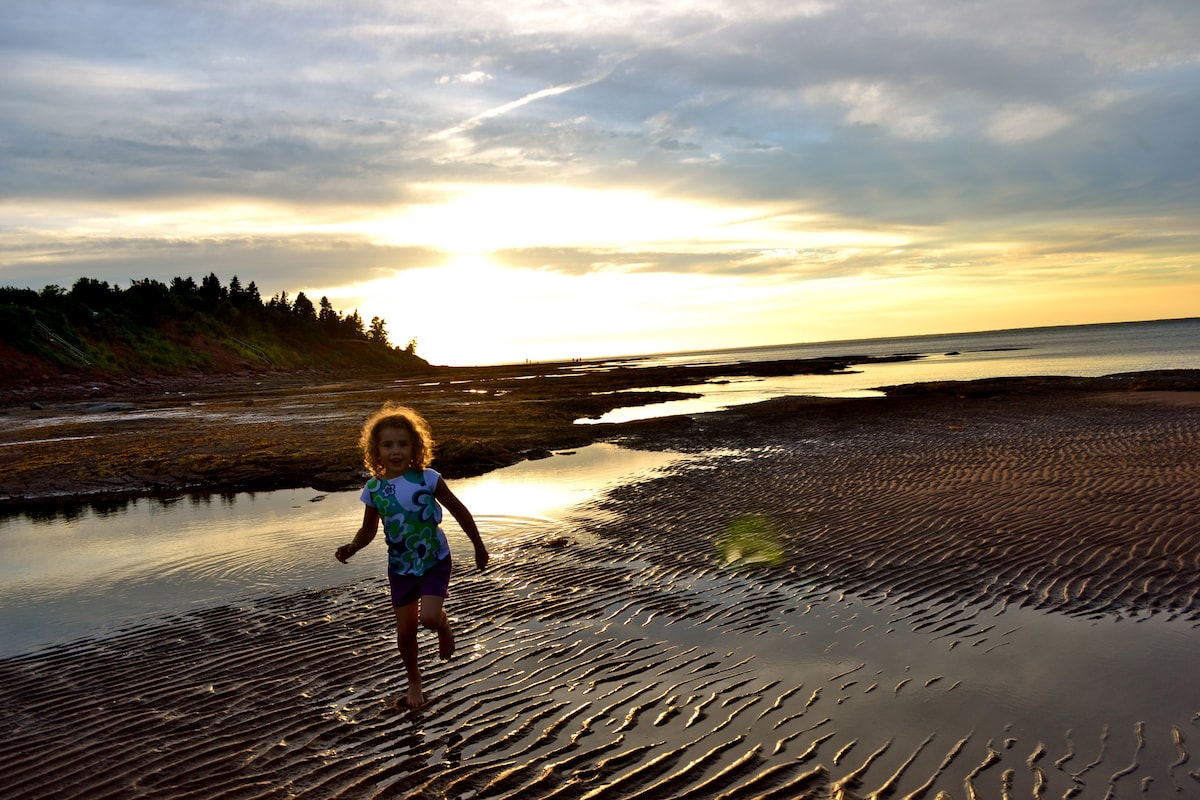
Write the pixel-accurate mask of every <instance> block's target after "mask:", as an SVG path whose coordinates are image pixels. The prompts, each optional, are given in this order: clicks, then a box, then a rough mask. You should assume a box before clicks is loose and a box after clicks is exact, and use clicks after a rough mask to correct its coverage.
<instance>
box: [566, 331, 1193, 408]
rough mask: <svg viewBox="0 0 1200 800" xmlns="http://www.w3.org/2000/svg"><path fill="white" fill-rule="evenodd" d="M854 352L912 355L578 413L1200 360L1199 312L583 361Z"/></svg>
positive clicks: (1115, 370) (647, 362) (1167, 366)
mask: <svg viewBox="0 0 1200 800" xmlns="http://www.w3.org/2000/svg"><path fill="white" fill-rule="evenodd" d="M850 355H867V356H889V355H914V356H918V358H916V359H914V360H912V361H902V362H894V363H883V364H864V365H859V366H856V367H854V368H853V370H851V371H849V372H846V373H842V374H838V375H796V376H788V377H784V378H736V379H730V380H729V381H728V382H724V381H721V382H713V383H710V384H706V385H703V386H699V387H696V386H688V387H682V386H681V387H671V386H663V387H657V388H661V389H677V390H679V391H689V392H696V391H699V392H702V393H703V395H704V396H703V397H700V398H694V399H689V400H678V401H671V402H667V403H661V404H657V405H653V406H643V407H639V408H622V409H617V410H615V411H613V412H611V413H609V414H606V415H605V416H604V417H601V418H600V419H598V420H595V419H594V420H580V422H627V421H630V420H634V419H645V418H647V417H656V416H667V415H671V414H688V413H701V412H705V411H715V410H719V409H721V408H729V407H732V406H735V405H741V404H744V403H753V402H759V401H761V400H766V399H770V398H772V397H778V396H781V395H811V396H817V397H872V396H880V395H882V392H881V391H880V387H884V386H897V385H901V384H906V383H923V382H930V381H951V380H954V381H962V380H976V379H980V378H1001V377H1015V376H1042V375H1065V376H1073V377H1097V376H1102V375H1115V374H1120V373H1124V372H1143V371H1148V370H1171V369H1200V317H1193V318H1188V319H1174V320H1157V321H1151V322H1117V323H1105V324H1096V325H1063V326H1056V327H1044V328H1019V329H1012V330H1000V331H981V332H973V333H948V334H934V335H928V336H906V337H895V338H884V339H852V340H846V341H836V342H818V343H812V344H789V345H773V346H768V347H749V348H738V349H730V350H709V351H697V352H687V353H663V354H653V355H644V356H634V357H625V358H614V359H603V360H600V361H596V362H590V363H589V364H587V365H585V368H589V369H609V368H613V367H616V366H624V367H649V366H668V365H674V366H679V365H689V364H737V363H742V362H746V361H777V360H787V359H803V358H820V357H823V356H850Z"/></svg>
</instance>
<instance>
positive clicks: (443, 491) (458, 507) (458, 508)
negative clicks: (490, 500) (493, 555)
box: [433, 480, 488, 572]
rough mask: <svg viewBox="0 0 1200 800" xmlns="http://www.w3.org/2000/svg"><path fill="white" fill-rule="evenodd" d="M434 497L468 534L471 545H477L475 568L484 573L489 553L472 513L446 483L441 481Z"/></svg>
mask: <svg viewBox="0 0 1200 800" xmlns="http://www.w3.org/2000/svg"><path fill="white" fill-rule="evenodd" d="M433 496H434V497H436V498H437V501H438V502H439V503H441V504H442V507H443V508H445V509H446V510H447V511H449V512H450V513H451V515H453V517H454V520H455V522H457V523H458V524H459V526H460V527H461V528H462V529H463V532H464V533H466V534H467V538H468V539H470V540H471V544H473V545H475V566H476V567H478V568H479V571H480V572H482V571H483V570H484V568H485V567H487V565H488V551H487V548H486V547H484V546H483V539H482V538H480V536H479V527H478V526H477V525H476V524H475V518H474V517H473V516H471V512H470V511H468V510H467V507H466V506H464V505H463V503H462V501H461V500H459V499H458V497H456V496H455V494H454V492H452V491H450V487H449V486H447V485H446V482H445V481H442V480H439V481H438V485H437V489H435V490H434V492H433Z"/></svg>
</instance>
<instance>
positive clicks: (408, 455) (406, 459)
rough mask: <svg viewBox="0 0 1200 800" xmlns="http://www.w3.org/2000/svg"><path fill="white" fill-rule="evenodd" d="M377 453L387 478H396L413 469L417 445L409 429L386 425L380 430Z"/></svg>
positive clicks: (376, 447) (376, 446)
mask: <svg viewBox="0 0 1200 800" xmlns="http://www.w3.org/2000/svg"><path fill="white" fill-rule="evenodd" d="M375 453H376V455H377V456H378V457H379V463H380V465H381V466H382V467H383V471H384V477H385V478H395V477H397V476H399V475H403V474H404V473H405V472H407V471H408V470H410V469H413V467H414V464H413V459H414V458H415V457H416V454H417V453H416V443H415V442H414V441H413V436H412V434H411V433H409V432H408V428H405V427H403V426H401V427H394V426H392V425H386V426H384V427H382V428H380V429H379V439H378V444H376V445H375Z"/></svg>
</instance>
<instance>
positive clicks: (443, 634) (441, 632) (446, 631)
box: [438, 620, 454, 661]
mask: <svg viewBox="0 0 1200 800" xmlns="http://www.w3.org/2000/svg"><path fill="white" fill-rule="evenodd" d="M438 655H439V656H441V657H442V661H445V660H446V659H448V658H450V656H452V655H454V632H453V631H451V630H450V621H449V620H446V625H445V627H443V628H439V629H438Z"/></svg>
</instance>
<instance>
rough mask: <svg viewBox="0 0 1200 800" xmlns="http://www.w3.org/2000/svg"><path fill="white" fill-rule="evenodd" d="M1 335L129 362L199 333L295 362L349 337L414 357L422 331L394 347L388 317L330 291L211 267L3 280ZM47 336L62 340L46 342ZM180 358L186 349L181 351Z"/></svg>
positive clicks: (382, 351)
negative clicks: (276, 286) (125, 278)
mask: <svg viewBox="0 0 1200 800" xmlns="http://www.w3.org/2000/svg"><path fill="white" fill-rule="evenodd" d="M0 335H3V338H4V342H5V343H6V344H8V345H10V346H12V347H15V348H16V349H17V350H19V351H24V352H31V353H34V354H36V355H38V356H39V357H41V358H42V359H43V360H49V361H52V362H54V361H57V362H59V363H65V361H66V360H69V359H67V358H66V356H64V354H63V352H62V350H63V349H64V348H65V349H66V350H68V351H70V350H76V351H77V353H78V354H79V355H78V358H77V359H76V360H84V361H87V360H88V359H87V354H92V355H93V356H95V357H96V358H98V360H99V361H101V362H103V361H105V360H106V358H105V352H106V348H107V350H109V351H115V350H120V351H121V352H122V353H124V354H125V358H126V360H128V358H129V355H130V353H131V352H132V351H139V350H145V351H153V350H154V349H155V348H154V347H153V344H154V342H156V341H157V342H158V343H159V344H171V345H173V346H174V347H175V349H181V346H182V343H184V342H185V341H190V342H192V343H193V344H194V343H195V342H197V341H199V340H200V339H204V340H205V341H208V342H211V343H217V345H218V346H219V347H224V348H226V349H231V348H232V349H243V350H245V351H248V352H252V353H254V354H257V355H258V356H259V357H260V358H262V359H263V360H265V361H268V362H271V363H273V364H274V363H275V361H277V360H281V361H282V362H290V363H291V364H292V365H295V364H294V362H295V361H296V360H297V358H304V357H306V355H308V354H311V355H312V356H313V357H315V358H318V359H320V358H322V357H326V359H327V360H328V357H330V356H331V354H333V353H334V352H335V351H338V350H339V349H340V350H341V351H346V348H345V345H347V344H358V345H359V346H360V347H361V346H363V345H366V351H370V352H372V353H374V356H375V360H376V361H378V360H379V358H380V357H383V356H386V355H389V354H391V355H402V356H407V357H409V358H410V359H411V358H415V356H416V339H412V340H410V341H409V342H408V345H407V346H406V347H405V348H403V349H401V348H393V347H392V346H391V344H390V343H389V341H388V333H387V326H386V322H385V321H384V320H383V319H381V318H380V317H373V318H372V319H371V321H370V323H369V324H364V321H363V319H362V317H361V316H360V315H359V313H358V311H357V310H355V311H353V312H351V313H349V314H344V313H342V312H341V311H339V310H337V309H335V308H334V307H333V304H332V303H331V302H330V300H329V298H328V297H321V298H320V300H319V301H318V302H317V303H316V304H315V305H314V303H313V302H312V300H311V299H310V298H309V297H308V296H307V295H305V293H304V292H299V293H297V294H296V296H295V298H294V299H292V298H290V297H289V296H288V293H287V292H286V291H283V292H279V293H278V294H275V295H274V296H272V297H271V298H270V299H268V300H263V298H262V296H261V294H260V292H259V289H258V286H257V285H256V284H255V282H254V281H250V282H249V283H246V284H243V283H242V281H241V280H240V279H239V278H238V277H237V276H236V275H235V276H233V277H232V278H231V279H230V280H229V283H228V284H224V283H222V282H221V279H220V278H218V277H217V275H216V274H215V273H211V272H210V273H209V274H208V275H207V276H205V277H203V278H201V280H200V281H198V282H197V281H196V280H195V279H194V278H192V277H190V276H189V277H186V278H183V277H176V278H173V279H172V280H171V281H170V283H164V282H162V281H158V280H155V279H153V278H143V279H140V280H130V282H129V285H128V286H125V287H122V286H120V285H116V284H110V283H108V282H107V281H102V280H97V279H95V278H86V277H81V278H79V279H78V280H77V281H75V283H74V284H73V285H72V286H71V287H70V288H69V289H66V288H63V287H62V286H58V285H48V286H46V287H45V288H43V289H42V290H41V291H37V290H34V289H27V288H14V287H0ZM47 341H50V342H51V343H54V344H56V346H55V347H48V346H47ZM161 349H162V348H159V350H161ZM350 349H351V350H353V348H350ZM355 352H360V351H355ZM362 352H365V351H362ZM272 354H274V355H272ZM68 355H69V353H68ZM181 358H182V359H186V358H188V357H187V356H184V355H182V354H178V353H177V354H176V355H175V359H176V360H177V361H178V360H179V359H181ZM340 358H341V361H345V360H346V358H345V356H344V355H343V356H341V357H340ZM110 360H116V356H114V357H113V358H112V359H110ZM360 360H361V359H360ZM192 366H195V365H192Z"/></svg>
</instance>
